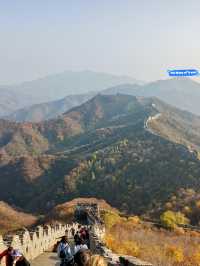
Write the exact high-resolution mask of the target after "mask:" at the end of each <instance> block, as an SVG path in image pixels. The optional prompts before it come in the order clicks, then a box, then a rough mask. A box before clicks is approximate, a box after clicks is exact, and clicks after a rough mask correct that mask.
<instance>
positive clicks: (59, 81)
mask: <svg viewBox="0 0 200 266" xmlns="http://www.w3.org/2000/svg"><path fill="white" fill-rule="evenodd" d="M136 82H137V83H138V84H140V83H142V82H140V81H136V80H135V79H133V78H131V77H126V76H117V75H112V74H107V73H99V72H94V71H79V72H73V71H65V72H62V73H58V74H54V75H49V76H46V77H44V78H39V79H36V80H32V81H27V82H23V83H21V84H14V85H6V86H0V117H2V116H7V115H10V113H12V112H14V111H16V110H18V109H21V108H24V107H28V106H31V105H33V104H39V103H42V107H41V106H38V105H36V106H34V107H31V110H29V111H28V110H27V109H25V110H23V112H26V111H28V112H29V113H30V112H35V113H37V115H38V117H40V115H41V117H43V116H45V114H46V112H47V113H48V114H47V115H46V116H45V118H49V117H51V116H52V115H49V113H50V111H55V108H53V107H52V104H51V103H50V107H48V106H47V104H46V102H48V101H55V100H60V99H62V98H64V97H66V96H69V95H77V94H87V93H89V92H97V91H100V90H103V89H106V88H108V87H110V86H116V85H120V84H124V83H131V84H132V83H136ZM85 98H87V96H83V99H85ZM79 99H80V95H79V96H78V97H77V99H76V98H75V97H74V96H73V97H72V96H70V98H69V99H68V100H67V99H63V100H61V101H60V102H58V103H59V104H56V103H55V107H58V110H59V114H60V112H61V111H63V106H64V105H65V106H66V108H65V110H64V111H67V110H69V109H70V108H71V107H72V105H71V104H70V103H69V102H70V100H72V101H74V102H76V101H78V105H79V104H81V103H82V101H81V99H80V101H79ZM64 102H65V103H64ZM43 103H45V104H43ZM68 103H69V105H68ZM37 108H39V110H36V109H37ZM52 109H53V110H52ZM46 110H47V111H46ZM48 110H50V111H48ZM56 115H57V113H56ZM18 116H19V115H16V119H17V118H18ZM32 116H33V117H35V115H31V114H30V115H28V119H31V118H32ZM12 118H13V117H12ZM14 118H15V115H14Z"/></svg>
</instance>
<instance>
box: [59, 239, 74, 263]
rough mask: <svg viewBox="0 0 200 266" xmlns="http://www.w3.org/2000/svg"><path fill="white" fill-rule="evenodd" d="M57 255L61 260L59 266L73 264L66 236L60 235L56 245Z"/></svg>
mask: <svg viewBox="0 0 200 266" xmlns="http://www.w3.org/2000/svg"><path fill="white" fill-rule="evenodd" d="M58 257H59V258H60V260H61V264H60V266H66V265H72V264H73V256H72V253H71V248H70V245H69V244H68V241H67V237H66V236H63V237H62V239H61V241H60V244H59V245H58Z"/></svg>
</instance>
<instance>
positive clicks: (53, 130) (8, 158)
mask: <svg viewBox="0 0 200 266" xmlns="http://www.w3.org/2000/svg"><path fill="white" fill-rule="evenodd" d="M199 127H200V118H199V117H198V116H195V115H193V114H191V113H189V112H186V111H181V110H179V109H177V108H175V107H172V106H170V105H168V104H166V103H164V102H162V101H161V100H159V99H157V98H144V97H135V96H130V95H122V94H117V95H97V96H95V97H93V98H92V99H90V100H88V101H87V102H86V103H83V104H82V105H80V106H78V107H73V108H72V109H70V110H69V111H67V112H66V113H64V114H63V115H62V116H59V117H58V118H56V119H50V120H47V121H43V122H39V123H30V122H29V123H28V122H26V123H15V122H9V121H6V120H0V171H1V172H0V173H1V174H0V187H1V188H2V190H1V197H0V199H1V200H3V201H6V202H8V203H9V204H11V205H16V206H19V207H21V208H23V209H24V210H26V211H34V212H46V211H47V210H48V209H51V208H52V207H53V206H55V205H56V204H59V203H62V202H66V201H67V200H71V199H73V198H77V197H88V196H90V197H97V198H103V199H105V200H107V201H108V203H111V204H112V206H114V207H118V208H119V209H120V210H124V211H126V212H134V213H137V214H143V213H145V212H149V211H150V210H151V209H152V208H153V206H154V205H155V204H158V203H160V204H162V203H164V202H166V200H167V199H168V197H170V196H171V195H172V194H173V193H174V192H175V191H177V190H178V189H180V188H193V189H195V190H198V189H199V171H198V169H199V167H200V162H199V159H198V156H199V149H200V133H199V132H200V131H199ZM13 183H14V184H15V189H14V190H13V187H12V184H13Z"/></svg>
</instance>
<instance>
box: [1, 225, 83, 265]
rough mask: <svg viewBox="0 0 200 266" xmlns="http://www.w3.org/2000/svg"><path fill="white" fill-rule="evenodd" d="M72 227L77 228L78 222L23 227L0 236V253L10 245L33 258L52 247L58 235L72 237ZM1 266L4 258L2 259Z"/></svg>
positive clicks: (30, 258)
mask: <svg viewBox="0 0 200 266" xmlns="http://www.w3.org/2000/svg"><path fill="white" fill-rule="evenodd" d="M72 228H73V229H75V230H77V229H78V224H77V223H73V224H61V223H57V224H54V225H44V226H37V227H36V228H34V230H31V231H29V230H27V229H23V230H21V231H19V232H17V233H16V234H15V235H5V237H2V236H0V253H1V252H2V251H3V250H5V249H7V247H8V246H12V247H13V248H15V249H19V250H20V251H21V252H22V253H23V254H24V256H25V257H26V258H27V259H28V260H33V259H35V258H36V257H38V256H39V255H40V254H42V253H43V252H44V251H47V250H49V249H52V248H53V246H54V245H55V244H56V243H57V241H58V240H59V238H60V237H62V236H64V235H67V236H68V237H72ZM1 265H2V266H4V265H5V260H2V264H1Z"/></svg>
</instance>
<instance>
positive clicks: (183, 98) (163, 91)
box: [5, 72, 200, 122]
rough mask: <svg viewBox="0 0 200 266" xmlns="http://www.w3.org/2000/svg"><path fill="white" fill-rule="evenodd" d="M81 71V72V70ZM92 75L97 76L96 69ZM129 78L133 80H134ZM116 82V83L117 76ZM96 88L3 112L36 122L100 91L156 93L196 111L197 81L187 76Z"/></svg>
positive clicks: (199, 87) (199, 93)
mask: <svg viewBox="0 0 200 266" xmlns="http://www.w3.org/2000/svg"><path fill="white" fill-rule="evenodd" d="M81 73H82V74H83V72H81ZM86 73H88V72H86ZM89 73H90V72H89ZM91 73H92V72H91ZM91 73H90V74H91ZM93 74H94V73H93ZM95 75H96V76H98V75H97V73H96V74H95ZM101 75H102V74H100V76H99V79H101ZM77 78H79V74H77ZM88 80H89V78H88ZM90 81H91V83H92V82H93V81H94V79H93V78H91V80H90ZM121 81H122V80H121ZM132 81H133V82H134V80H132ZM65 82H66V84H67V79H66V80H65ZM116 82H117V81H116ZM118 82H119V83H120V80H119V79H118ZM136 82H137V81H136ZM91 86H92V85H91ZM83 87H84V83H83ZM86 87H87V85H86ZM87 88H88V87H87ZM96 88H97V87H96V86H94V89H93V91H92V92H89V93H84V94H80V95H70V96H66V97H64V98H62V99H59V100H55V101H50V102H45V103H40V104H36V105H33V106H30V107H26V108H22V109H19V110H17V111H14V112H12V113H11V114H9V115H8V116H5V118H6V119H9V120H11V121H17V122H23V121H31V122H39V121H43V120H46V119H51V118H56V117H57V116H58V115H61V114H62V113H64V112H66V111H68V110H69V109H70V108H72V107H74V106H78V105H80V104H82V103H83V102H85V101H87V100H88V99H90V98H92V97H93V96H94V95H95V94H97V93H101V94H117V93H121V94H127V95H135V96H144V97H157V98H159V99H161V100H163V101H165V102H167V103H169V104H171V105H174V106H176V107H178V108H180V109H183V110H187V111H190V112H193V113H194V114H197V115H200V107H199V101H198V99H200V84H199V83H197V82H195V81H193V80H191V79H187V78H177V79H167V80H159V81H155V82H151V83H147V84H144V85H141V84H136V83H134V84H125V83H124V84H120V85H117V86H111V87H110V88H106V89H104V87H102V88H101V90H99V91H96ZM36 91H37V90H36ZM58 91H59V90H58ZM82 91H84V90H82ZM76 92H77V91H74V93H76Z"/></svg>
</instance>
